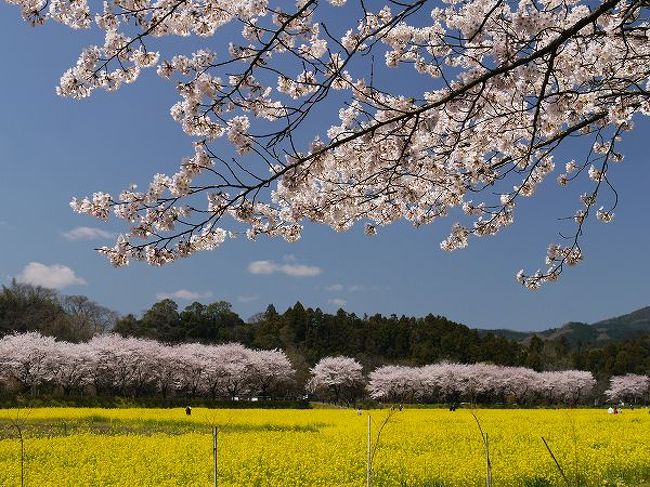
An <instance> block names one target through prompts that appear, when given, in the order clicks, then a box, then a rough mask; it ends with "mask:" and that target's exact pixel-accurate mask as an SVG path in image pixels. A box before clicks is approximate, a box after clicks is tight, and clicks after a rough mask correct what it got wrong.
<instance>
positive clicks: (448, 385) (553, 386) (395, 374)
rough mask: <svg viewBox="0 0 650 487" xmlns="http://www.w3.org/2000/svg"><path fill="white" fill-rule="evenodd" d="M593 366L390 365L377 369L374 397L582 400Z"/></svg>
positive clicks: (371, 387)
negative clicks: (581, 368) (585, 368)
mask: <svg viewBox="0 0 650 487" xmlns="http://www.w3.org/2000/svg"><path fill="white" fill-rule="evenodd" d="M595 385H596V380H595V379H594V377H593V376H592V374H591V372H585V371H579V370H564V371H558V372H535V371H534V370H531V369H527V368H524V367H503V366H497V365H488V364H482V363H479V364H469V365H468V364H458V363H449V362H442V363H437V364H433V365H427V366H424V367H406V366H394V365H389V366H384V367H380V368H378V369H375V370H374V371H372V372H371V373H370V375H369V380H368V386H367V389H368V392H369V394H370V397H372V398H373V399H376V400H379V401H385V402H419V401H422V402H445V401H460V400H465V401H469V402H473V403H475V402H494V401H499V402H504V401H506V400H508V399H509V398H510V399H512V400H514V401H516V402H517V403H518V404H536V403H563V404H576V403H579V402H582V401H585V400H586V399H587V398H589V397H590V395H591V393H592V391H593V388H594V386H595Z"/></svg>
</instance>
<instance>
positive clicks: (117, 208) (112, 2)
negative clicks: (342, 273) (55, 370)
mask: <svg viewBox="0 0 650 487" xmlns="http://www.w3.org/2000/svg"><path fill="white" fill-rule="evenodd" d="M5 1H7V2H9V3H12V4H16V5H18V6H19V7H20V8H21V10H22V13H23V17H24V18H25V19H26V20H27V21H29V22H31V23H33V24H35V25H36V24H42V23H44V22H45V21H46V20H48V19H49V20H53V21H56V22H60V23H62V24H64V25H67V26H68V27H71V28H73V29H82V28H83V29H85V28H90V27H91V26H92V27H93V28H94V29H95V30H97V29H98V30H100V31H101V32H102V33H103V40H102V42H99V43H98V45H93V46H89V47H88V48H86V49H84V50H83V51H82V53H81V55H80V56H79V59H78V61H77V63H76V65H75V66H73V67H71V68H70V69H68V70H67V71H66V72H65V73H64V74H63V76H62V77H61V80H60V83H59V86H58V88H57V91H58V93H59V94H60V95H62V96H67V97H73V98H82V97H86V96H89V95H91V94H92V92H93V91H94V90H96V89H98V88H101V89H105V90H111V91H112V90H116V89H118V88H120V86H122V85H123V84H125V83H132V82H134V81H136V80H137V79H138V76H139V74H140V72H141V71H142V70H143V69H147V68H155V69H156V70H157V73H158V75H159V76H160V77H161V78H162V79H164V80H170V81H172V82H173V83H174V85H175V86H176V89H177V91H178V94H179V98H180V99H179V101H178V102H177V103H176V104H174V106H172V107H171V116H172V118H173V119H174V120H175V121H177V122H178V123H179V125H180V126H181V128H182V130H183V131H184V132H185V133H186V134H187V135H188V136H189V137H191V139H192V141H193V143H194V147H195V149H194V155H193V156H191V157H189V158H187V159H186V160H184V161H182V162H181V164H180V167H179V171H178V172H177V173H175V174H172V175H163V174H156V175H155V176H154V178H153V180H152V182H151V184H150V185H149V187H148V189H146V190H145V191H136V190H135V189H134V188H130V189H127V190H126V191H124V192H122V193H121V194H120V195H111V194H107V193H105V192H97V193H95V194H93V195H92V196H90V197H86V198H81V199H75V200H73V202H72V207H73V209H74V210H75V211H77V212H79V213H85V214H89V215H92V216H95V217H97V218H100V219H107V218H109V216H110V214H111V213H113V215H114V216H116V217H117V218H120V219H124V220H126V221H127V222H129V224H130V225H132V226H131V228H130V230H129V231H127V232H125V233H124V235H122V236H120V237H119V238H118V240H117V242H116V244H115V245H114V246H112V247H104V248H103V249H102V252H103V253H104V254H105V255H106V256H107V257H108V258H109V259H110V261H111V262H112V263H113V264H115V265H126V264H127V263H128V262H129V261H130V260H133V259H135V260H145V261H147V262H149V263H150V264H153V265H161V264H165V263H167V262H171V261H173V260H175V259H177V258H179V257H187V256H189V255H192V254H193V253H194V252H196V251H201V250H211V249H214V248H216V247H218V246H219V245H221V244H222V243H223V242H224V241H225V240H226V239H227V238H234V237H236V236H237V235H240V234H242V233H245V234H246V236H247V237H248V238H251V239H254V238H256V237H258V236H259V235H269V236H279V237H282V238H284V239H286V240H288V241H295V240H296V239H298V238H299V237H300V235H301V232H302V229H303V224H304V222H305V221H312V222H317V223H322V224H326V225H329V226H330V227H332V228H334V229H335V230H337V231H345V230H348V229H349V228H351V227H352V226H353V225H354V224H355V223H356V222H363V224H364V228H365V229H366V233H367V234H369V235H375V234H376V233H377V232H378V229H379V228H380V227H381V226H384V225H388V224H390V223H393V222H396V221H398V220H400V219H406V220H408V221H410V222H411V223H412V224H413V225H415V226H420V225H424V224H429V223H432V222H434V221H435V220H437V219H439V218H441V217H446V216H452V217H455V218H456V219H457V222H456V223H454V224H453V226H452V231H451V234H450V235H449V237H448V238H446V239H445V240H444V241H443V242H442V243H441V247H442V249H444V250H450V251H451V250H455V249H460V248H463V247H465V246H467V245H468V242H469V240H470V238H472V237H480V236H488V235H495V234H497V233H498V232H499V231H500V230H501V229H502V228H504V227H505V226H508V225H510V224H512V223H513V222H514V219H515V211H516V209H517V205H518V203H519V202H520V201H521V200H522V198H528V197H532V196H534V195H535V194H536V193H537V192H538V189H539V188H540V185H541V184H542V183H543V182H544V181H546V180H548V179H549V176H550V175H552V174H554V173H556V171H558V170H557V169H556V166H557V165H558V164H557V161H556V159H557V155H556V154H555V152H556V149H557V148H558V147H560V146H563V145H565V144H564V142H565V141H566V140H568V139H569V138H574V136H579V137H580V140H582V141H584V144H583V149H584V150H583V152H582V153H580V152H578V154H576V156H575V157H574V159H573V160H571V161H569V162H566V163H564V161H560V164H559V165H560V167H564V172H561V173H559V174H556V176H555V179H556V181H557V183H558V184H559V185H560V186H563V187H574V188H575V190H576V194H577V195H581V196H579V198H578V200H579V201H580V204H579V207H578V209H577V210H575V211H573V212H570V215H569V216H568V217H567V218H566V221H567V222H569V223H571V222H572V223H573V224H574V227H573V230H572V231H571V232H570V233H568V234H567V232H563V233H562V234H563V235H564V236H565V238H566V240H567V241H566V242H564V243H562V244H553V245H552V246H551V247H550V248H549V250H548V258H547V265H546V267H545V268H544V269H540V270H539V271H537V272H534V273H532V274H531V273H526V272H523V271H522V272H520V273H519V274H518V275H517V278H518V280H519V281H520V282H521V283H522V284H524V285H525V286H527V287H529V288H531V289H536V288H537V287H539V286H540V285H541V284H543V283H544V282H547V281H552V280H555V279H557V278H558V276H559V275H560V273H561V272H562V270H563V268H564V266H565V265H567V266H570V265H575V264H576V263H578V262H580V261H581V260H582V251H581V248H580V237H581V236H582V234H583V232H584V225H585V224H586V222H588V221H589V217H590V215H593V216H594V218H595V219H597V220H598V221H601V222H605V223H607V222H610V221H612V219H613V217H614V212H613V209H614V207H615V206H616V202H617V196H616V192H615V190H614V188H613V187H612V186H611V183H610V179H609V177H608V173H609V170H610V166H612V165H614V164H617V163H619V162H620V161H622V159H623V156H622V154H621V153H620V152H619V151H618V149H617V144H618V142H619V141H620V140H621V136H622V134H623V133H624V132H626V131H629V130H631V129H632V128H633V125H634V124H633V119H634V117H635V116H637V115H639V116H640V115H646V116H647V115H649V114H650V63H648V62H647V60H648V57H649V56H650V27H649V24H648V21H647V18H648V15H647V13H648V8H649V7H648V4H647V2H638V1H633V0H601V1H600V2H596V3H595V4H593V3H590V2H587V1H586V0H543V1H538V2H534V1H532V0H524V1H521V2H514V1H510V0H506V1H500V2H488V1H486V0H464V1H460V0H445V1H444V2H440V3H439V4H437V5H433V6H430V5H429V2H426V1H425V0H410V1H407V2H401V3H394V2H390V3H388V4H386V5H383V6H382V5H377V9H376V10H369V8H368V6H367V5H366V3H365V2H350V1H344V0H331V1H330V2H329V3H328V4H327V3H323V4H319V3H318V2H316V1H315V0H300V1H299V2H297V3H296V4H286V3H283V2H277V4H272V3H271V2H269V1H268V0H237V1H226V0H214V1H210V2H188V1H187V0H129V1H123V0H119V1H118V0H108V1H106V2H104V4H103V6H99V5H93V4H90V3H88V2H86V1H85V0H73V1H63V0H48V1H44V0H43V1H40V0H39V1H34V0H5ZM332 9H337V16H336V18H337V19H338V20H337V22H329V21H328V16H331V15H332V14H331V12H330V10H332ZM227 25H228V26H230V27H229V30H228V32H232V31H233V26H234V27H235V29H236V28H237V27H239V28H240V34H241V37H238V36H236V35H233V36H232V40H231V41H230V42H229V43H228V44H227V45H221V46H219V45H214V46H211V47H208V45H209V44H210V39H211V38H214V36H215V33H216V32H217V31H219V30H220V29H222V28H224V27H225V26H227ZM164 36H181V37H185V36H198V37H201V38H205V43H206V47H205V48H202V49H198V50H197V51H195V52H194V53H191V54H189V55H187V54H179V53H178V52H174V49H173V48H170V47H169V45H167V44H164V45H163V44H160V43H159V42H158V41H157V38H159V37H164ZM375 60H382V61H381V62H376V61H375ZM397 79H399V80H400V82H395V81H394V80H397ZM391 80H392V81H391ZM406 80H412V81H413V83H412V86H411V85H410V84H409V83H408V82H407V81H406ZM424 84H426V86H428V87H429V88H428V89H427V91H421V90H418V89H417V88H415V87H416V86H419V85H424ZM332 108H335V110H334V111H332ZM336 108H338V120H336V118H335V117H336ZM330 112H331V113H330ZM330 116H331V118H329V119H328V117H330ZM314 124H317V126H319V127H321V128H322V129H323V130H322V131H321V130H318V129H316V133H314V129H313V127H314ZM324 124H325V125H324ZM305 128H306V129H307V130H305ZM309 131H311V132H312V133H313V136H310V134H309ZM317 134H318V135H317ZM576 145H577V144H573V145H572V148H571V150H573V151H576V150H577V151H579V150H580V149H579V148H578V149H576V148H575V147H576ZM269 188H270V190H269ZM594 205H598V206H594Z"/></svg>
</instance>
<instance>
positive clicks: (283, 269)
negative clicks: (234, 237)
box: [248, 260, 323, 277]
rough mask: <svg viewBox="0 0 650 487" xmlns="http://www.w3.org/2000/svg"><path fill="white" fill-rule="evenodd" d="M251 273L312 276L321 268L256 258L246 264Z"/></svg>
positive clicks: (318, 272)
mask: <svg viewBox="0 0 650 487" xmlns="http://www.w3.org/2000/svg"><path fill="white" fill-rule="evenodd" d="M248 272H250V273H251V274H274V273H276V272H280V273H282V274H286V275H287V276H291V277H313V276H317V275H319V274H320V273H321V272H323V270H322V269H321V268H320V267H317V266H313V265H304V264H278V263H277V262H274V261H272V260H256V261H254V262H251V263H250V264H248Z"/></svg>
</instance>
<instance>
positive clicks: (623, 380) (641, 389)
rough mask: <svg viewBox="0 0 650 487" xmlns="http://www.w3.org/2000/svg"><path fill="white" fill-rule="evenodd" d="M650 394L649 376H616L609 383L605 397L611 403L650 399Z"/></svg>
mask: <svg viewBox="0 0 650 487" xmlns="http://www.w3.org/2000/svg"><path fill="white" fill-rule="evenodd" d="M649 394H650V377H648V376H647V375H637V374H626V375H616V376H614V377H612V378H611V379H610V381H609V389H607V390H606V391H605V395H606V396H607V397H608V398H609V400H611V401H633V402H637V401H639V400H642V399H644V398H645V399H648V397H649Z"/></svg>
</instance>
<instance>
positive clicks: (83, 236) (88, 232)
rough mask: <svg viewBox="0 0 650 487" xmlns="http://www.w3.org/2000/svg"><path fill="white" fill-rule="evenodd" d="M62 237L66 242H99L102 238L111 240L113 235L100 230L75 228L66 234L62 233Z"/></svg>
mask: <svg viewBox="0 0 650 487" xmlns="http://www.w3.org/2000/svg"><path fill="white" fill-rule="evenodd" d="M63 236H64V237H65V238H67V239H68V240H100V239H103V238H104V239H106V238H113V237H115V234H113V233H111V232H107V231H106V230H102V229H101V228H93V227H76V228H73V229H72V230H69V231H67V232H63Z"/></svg>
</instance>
